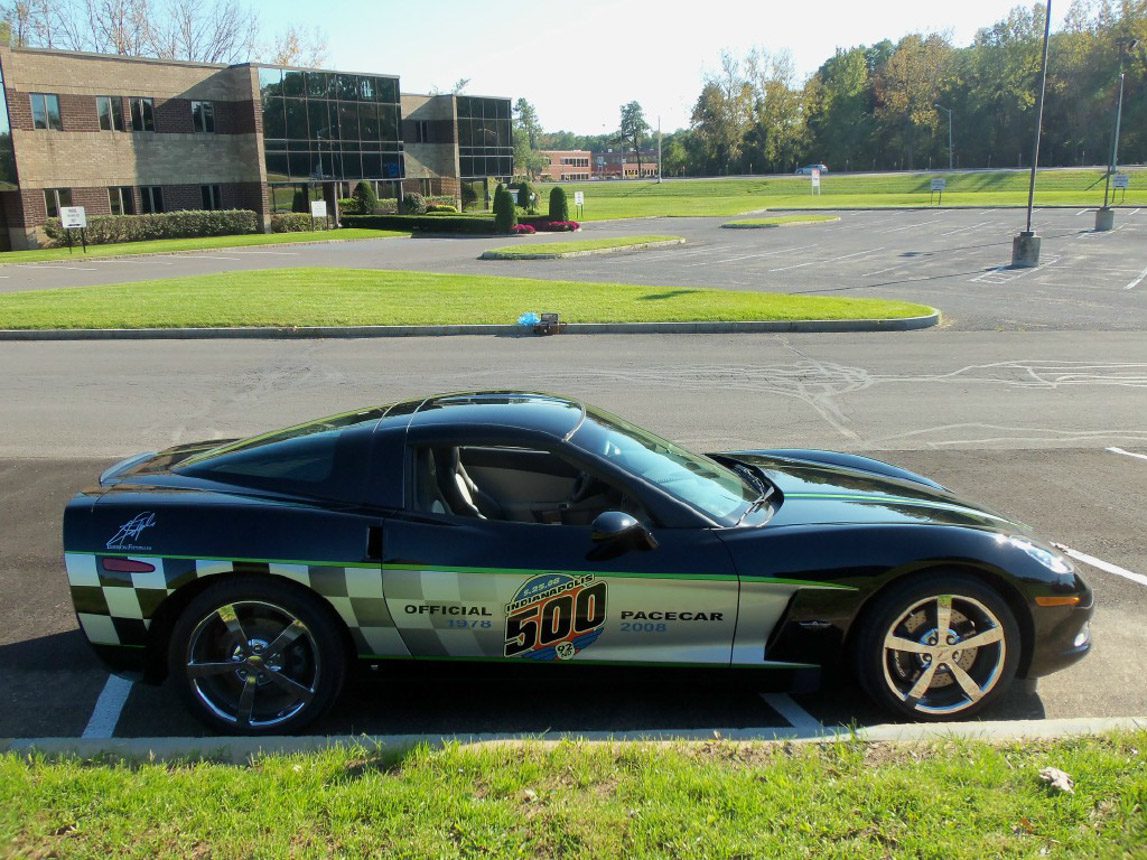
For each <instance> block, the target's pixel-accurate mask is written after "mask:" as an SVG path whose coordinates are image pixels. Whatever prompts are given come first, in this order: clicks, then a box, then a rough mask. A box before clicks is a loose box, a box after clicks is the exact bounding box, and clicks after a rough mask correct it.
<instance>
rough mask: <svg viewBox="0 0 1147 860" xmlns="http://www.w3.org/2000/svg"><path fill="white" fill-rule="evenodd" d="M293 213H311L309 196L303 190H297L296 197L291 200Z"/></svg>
mask: <svg viewBox="0 0 1147 860" xmlns="http://www.w3.org/2000/svg"><path fill="white" fill-rule="evenodd" d="M291 211H292V212H310V211H311V201H310V198H309V197H308V196H307V192H306V191H304V190H303V189H302V188H296V189H295V196H294V198H293V199H292V200H291Z"/></svg>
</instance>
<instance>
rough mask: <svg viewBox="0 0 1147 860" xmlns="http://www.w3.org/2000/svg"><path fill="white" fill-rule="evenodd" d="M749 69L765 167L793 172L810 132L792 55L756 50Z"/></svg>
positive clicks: (783, 52) (748, 60)
mask: <svg viewBox="0 0 1147 860" xmlns="http://www.w3.org/2000/svg"><path fill="white" fill-rule="evenodd" d="M745 67H746V70H747V73H748V79H749V82H750V83H751V84H752V87H753V123H754V128H753V133H754V135H755V137H756V143H757V146H758V147H759V149H760V151H761V154H762V156H763V158H764V164H765V165H766V166H767V167H771V168H772V169H773V170H777V169H781V170H791V169H792V167H793V162H794V161H795V160H796V157H797V154H798V152H799V151H800V149H801V147H802V146H803V145H804V141H805V137H806V132H807V127H806V124H805V109H804V107H805V106H804V100H805V94H804V91H803V88H801V87H800V86H799V85H798V84H797V75H796V66H795V64H794V63H793V58H792V55H791V54H790V53H789V52H788V51H782V52H780V53H779V54H769V52H768V51H766V50H764V49H763V48H754V49H753V50H751V51H750V52H749V55H748V57H747V58H746V60H745Z"/></svg>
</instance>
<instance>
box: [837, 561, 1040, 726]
mask: <svg viewBox="0 0 1147 860" xmlns="http://www.w3.org/2000/svg"><path fill="white" fill-rule="evenodd" d="M1018 647H1019V636H1018V628H1017V626H1016V622H1015V619H1014V617H1013V615H1012V612H1011V610H1010V609H1009V608H1008V606H1007V603H1006V602H1005V601H1004V600H1003V599H1002V598H1001V597H1000V596H999V595H998V594H997V593H996V592H995V591H993V590H992V589H990V588H989V587H987V586H986V585H984V584H983V583H981V582H979V581H978V580H975V579H971V578H965V577H962V576H952V577H941V578H934V579H932V580H931V581H930V582H929V581H923V582H918V583H911V584H909V585H906V586H902V587H900V588H897V589H893V590H892V591H891V592H889V593H888V594H886V595H883V596H882V597H881V598H879V599H878V601H877V603H876V604H875V605H874V607H873V611H872V613H871V614H870V615H869V616H868V617H867V620H866V626H865V628H864V629H863V630H862V632H861V635H860V637H859V639H858V649H859V651H858V655H857V656H858V661H859V664H858V668H859V677H860V682H861V684H862V686H863V687H864V688H865V690H866V691H867V692H868V693H869V695H870V696H872V697H873V698H874V699H875V700H876V701H877V702H878V703H879V704H881V705H884V706H885V707H888V708H890V709H891V710H893V711H895V712H897V713H900V714H907V715H910V716H912V717H914V718H916V719H925V720H938V719H946V718H954V717H964V716H967V715H968V714H970V713H972V712H974V711H976V710H979V709H980V708H982V707H983V706H984V705H985V704H986V703H987V702H988V701H990V700H991V699H993V698H995V697H996V695H998V694H999V693H1000V692H1001V691H1002V690H1003V689H1004V688H1006V687H1007V685H1008V684H1009V683H1010V681H1011V678H1012V675H1014V674H1015V666H1016V657H1017V654H1016V652H1017V650H1018Z"/></svg>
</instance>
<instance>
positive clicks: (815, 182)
mask: <svg viewBox="0 0 1147 860" xmlns="http://www.w3.org/2000/svg"><path fill="white" fill-rule="evenodd" d="M809 176H811V177H812V187H813V188H820V168H819V167H814V168H813V169H812V173H810V174H809Z"/></svg>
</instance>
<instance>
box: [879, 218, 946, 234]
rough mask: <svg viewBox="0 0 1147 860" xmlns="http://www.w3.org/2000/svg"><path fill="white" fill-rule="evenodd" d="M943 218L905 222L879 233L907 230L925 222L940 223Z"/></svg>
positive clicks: (921, 225)
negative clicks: (911, 222) (913, 222)
mask: <svg viewBox="0 0 1147 860" xmlns="http://www.w3.org/2000/svg"><path fill="white" fill-rule="evenodd" d="M943 220H944V219H943V218H933V219H932V220H931V221H917V222H916V223H915V224H905V225H903V226H902V227H893V228H892V229H891V230H879V231H877V232H879V233H902V232H904V231H905V230H913V229H915V228H916V227H923V226H924V225H925V224H938V223H939V222H941V221H943Z"/></svg>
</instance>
